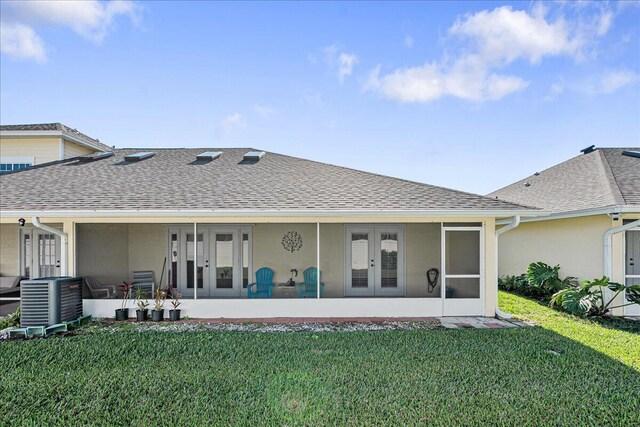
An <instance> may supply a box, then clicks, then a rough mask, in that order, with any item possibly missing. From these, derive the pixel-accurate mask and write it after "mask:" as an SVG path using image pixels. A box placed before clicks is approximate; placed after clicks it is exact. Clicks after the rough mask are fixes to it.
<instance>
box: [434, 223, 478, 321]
mask: <svg viewBox="0 0 640 427" xmlns="http://www.w3.org/2000/svg"><path fill="white" fill-rule="evenodd" d="M441 235H442V254H443V256H444V259H443V262H442V283H443V285H444V286H443V289H444V295H443V297H444V300H443V315H444V316H479V315H482V313H483V311H484V310H483V299H484V286H483V285H484V280H483V276H484V274H483V272H482V260H483V259H484V250H483V246H484V245H483V233H482V227H442V234H441Z"/></svg>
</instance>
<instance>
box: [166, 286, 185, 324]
mask: <svg viewBox="0 0 640 427" xmlns="http://www.w3.org/2000/svg"><path fill="white" fill-rule="evenodd" d="M180 298H182V294H181V293H179V292H176V290H175V289H174V290H172V291H171V305H172V306H173V310H169V320H171V321H172V322H177V321H178V320H180V310H179V309H178V307H179V306H180V304H182V303H181V302H180Z"/></svg>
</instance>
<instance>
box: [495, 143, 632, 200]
mask: <svg viewBox="0 0 640 427" xmlns="http://www.w3.org/2000/svg"><path fill="white" fill-rule="evenodd" d="M625 150H632V151H637V150H640V148H598V149H596V150H595V151H592V152H590V153H588V154H581V155H579V156H577V157H574V158H572V159H569V160H567V161H565V162H562V163H560V164H558V165H556V166H553V167H551V168H549V169H547V170H545V171H542V172H540V173H539V175H535V174H534V175H531V176H529V177H527V178H525V179H522V180H520V181H518V182H515V183H513V184H511V185H509V186H507V187H504V188H501V189H500V190H497V191H494V192H493V193H490V194H488V196H489V197H494V198H498V199H501V200H506V201H510V202H513V203H521V204H525V205H529V206H536V207H539V208H542V209H545V210H549V211H551V212H570V211H575V210H582V209H592V208H600V207H606V206H614V205H631V206H640V158H637V157H630V156H624V155H622V152H623V151H625ZM526 184H528V185H526Z"/></svg>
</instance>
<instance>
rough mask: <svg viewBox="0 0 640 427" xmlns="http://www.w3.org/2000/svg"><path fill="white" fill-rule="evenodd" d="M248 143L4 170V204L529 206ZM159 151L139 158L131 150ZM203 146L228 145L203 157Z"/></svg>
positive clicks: (0, 184) (120, 153) (0, 179)
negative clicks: (256, 153) (259, 152)
mask: <svg viewBox="0 0 640 427" xmlns="http://www.w3.org/2000/svg"><path fill="white" fill-rule="evenodd" d="M249 150H250V149H249V148H194V149H149V148H145V149H140V150H136V149H117V150H114V151H115V155H114V156H112V157H109V158H106V159H103V160H97V161H94V162H89V163H80V162H78V161H70V160H68V161H59V162H53V163H50V164H46V165H39V166H34V167H33V168H30V169H24V170H21V171H17V172H13V173H8V174H5V175H2V176H0V188H1V190H2V198H0V209H2V210H60V209H75V210H79V209H87V210H90V209H107V210H109V209H141V210H144V209H154V210H155V209H159V210H162V209H185V210H186V209H326V210H332V209H333V210H335V209H356V210H358V209H385V210H386V209H389V210H412V209H419V210H425V209H485V210H514V209H523V207H522V206H518V205H515V204H512V203H508V202H504V201H499V200H493V199H491V198H488V197H482V196H478V195H475V194H470V193H465V192H461V191H455V190H449V189H445V188H441V187H436V186H431V185H426V184H420V183H416V182H412V181H406V180H402V179H397V178H390V177H386V176H381V175H376V174H372V173H367V172H362V171H357V170H354V169H349V168H344V167H339V166H334V165H329V164H325V163H319V162H314V161H310V160H304V159H299V158H295V157H289V156H284V155H280V154H276V153H267V155H266V156H265V157H263V158H262V159H260V161H258V162H257V163H252V162H243V161H242V157H243V155H244V154H245V153H246V152H247V151H249ZM139 151H155V152H156V153H157V154H156V155H155V156H154V157H151V158H149V159H146V160H142V161H139V162H125V161H124V157H125V156H126V155H128V154H132V153H136V152H139ZM203 151H222V152H223V154H222V156H221V157H220V158H218V159H216V160H213V161H210V162H203V161H197V160H196V156H197V155H198V154H200V153H202V152H203Z"/></svg>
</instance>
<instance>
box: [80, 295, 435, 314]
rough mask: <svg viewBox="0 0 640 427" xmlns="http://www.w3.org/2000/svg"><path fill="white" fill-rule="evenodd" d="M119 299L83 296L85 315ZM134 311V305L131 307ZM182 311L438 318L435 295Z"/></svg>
mask: <svg viewBox="0 0 640 427" xmlns="http://www.w3.org/2000/svg"><path fill="white" fill-rule="evenodd" d="M121 304H122V302H121V301H120V300H112V299H85V300H83V306H84V307H83V310H84V313H85V314H90V315H92V316H94V317H109V318H110V317H113V313H114V310H115V309H116V308H119V307H120V305H121ZM130 309H131V310H133V307H130ZM180 309H181V314H182V315H183V316H189V317H191V318H209V319H210V318H226V319H242V318H245V319H246V318H273V317H294V318H309V317H318V318H329V317H439V316H440V315H441V311H440V301H439V300H438V299H437V298H320V299H318V298H282V299H278V298H271V299H268V298H264V299H247V298H244V299H236V298H224V299H199V300H197V301H196V300H192V299H186V300H183V301H182V305H181V306H180Z"/></svg>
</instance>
